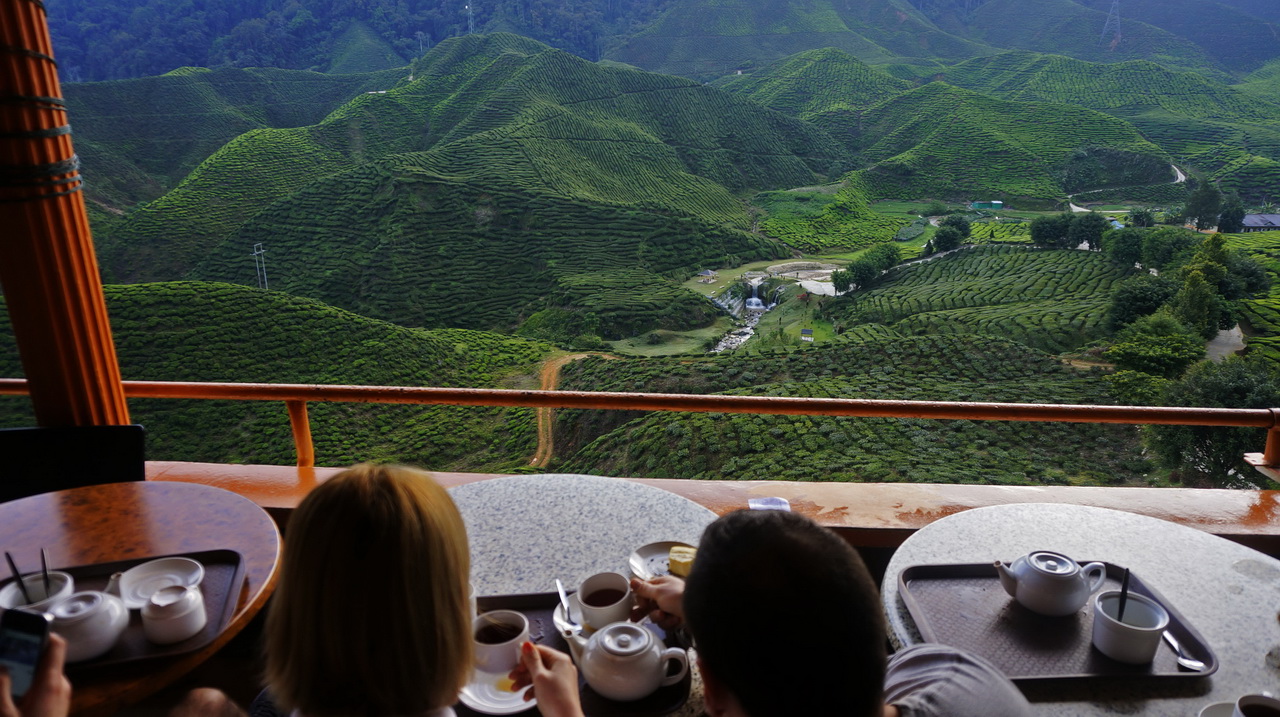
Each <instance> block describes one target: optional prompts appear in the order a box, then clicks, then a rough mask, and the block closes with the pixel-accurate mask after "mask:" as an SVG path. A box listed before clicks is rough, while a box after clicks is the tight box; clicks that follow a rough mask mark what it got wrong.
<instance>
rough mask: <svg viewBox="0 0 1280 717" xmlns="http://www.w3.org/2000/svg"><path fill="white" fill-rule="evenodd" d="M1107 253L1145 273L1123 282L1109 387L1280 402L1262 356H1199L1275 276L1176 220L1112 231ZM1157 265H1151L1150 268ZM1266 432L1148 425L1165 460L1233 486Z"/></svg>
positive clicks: (1144, 395)
mask: <svg viewBox="0 0 1280 717" xmlns="http://www.w3.org/2000/svg"><path fill="white" fill-rule="evenodd" d="M1102 244H1103V251H1104V252H1106V254H1107V256H1108V257H1110V258H1111V259H1112V260H1113V261H1115V262H1117V263H1119V264H1122V265H1124V266H1126V267H1134V266H1137V267H1140V268H1141V269H1142V270H1143V271H1142V273H1141V274H1139V275H1137V276H1134V277H1133V278H1131V279H1128V280H1126V281H1124V282H1123V283H1121V284H1120V286H1119V287H1118V288H1117V290H1116V292H1115V294H1114V295H1113V296H1112V301H1111V306H1110V309H1109V315H1108V320H1109V322H1110V324H1111V326H1112V328H1113V329H1116V330H1117V332H1116V335H1115V339H1114V341H1113V343H1112V344H1111V345H1110V346H1109V347H1108V348H1106V350H1105V351H1104V352H1103V356H1105V357H1106V358H1107V359H1108V360H1110V361H1112V362H1113V363H1115V365H1116V369H1117V371H1116V373H1115V374H1113V375H1112V376H1110V377H1109V379H1108V380H1109V381H1110V382H1111V388H1112V392H1113V393H1114V394H1115V395H1116V396H1117V397H1118V398H1120V399H1121V400H1122V401H1124V402H1126V403H1132V404H1140V405H1142V404H1145V405H1171V406H1219V407H1226V406H1231V407H1236V408H1260V407H1270V406H1273V405H1276V401H1277V400H1280V377H1278V376H1276V375H1275V373H1274V372H1273V371H1272V369H1271V368H1270V367H1269V366H1268V365H1267V364H1265V363H1264V362H1262V361H1245V360H1243V359H1231V360H1228V361H1227V362H1224V363H1213V362H1206V361H1202V359H1204V356H1205V340H1206V339H1208V338H1211V337H1213V336H1214V335H1216V334H1217V332H1218V329H1219V328H1228V327H1230V326H1232V325H1234V324H1235V312H1234V310H1233V305H1234V303H1235V302H1236V301H1239V300H1240V299H1243V298H1245V297H1248V296H1251V295H1253V294H1256V293H1259V292H1262V291H1266V290H1267V289H1268V288H1269V285H1270V278H1269V276H1268V275H1267V273H1266V271H1265V270H1264V269H1263V268H1262V267H1261V265H1259V264H1258V263H1257V262H1256V261H1254V260H1253V259H1252V258H1250V257H1247V256H1244V255H1242V254H1240V253H1238V252H1231V251H1228V250H1227V249H1226V247H1225V246H1224V242H1223V238H1222V235H1221V234H1214V235H1212V236H1210V237H1208V238H1205V237H1204V236H1203V235H1201V234H1197V233H1195V232H1191V231H1187V230H1184V229H1176V228H1162V229H1136V228H1126V229H1119V230H1112V231H1109V232H1106V233H1105V234H1104V236H1103V240H1102ZM1152 269H1154V270H1156V272H1155V273H1152V272H1151V271H1149V270H1152ZM1259 433H1260V432H1259V431H1249V430H1242V429H1221V428H1205V427H1197V426H1151V427H1149V428H1148V429H1147V431H1146V437H1147V440H1148V444H1149V445H1150V447H1151V448H1152V450H1153V452H1154V453H1155V455H1156V457H1157V458H1158V459H1159V460H1160V462H1161V463H1162V464H1164V465H1165V466H1167V467H1170V468H1177V469H1179V471H1180V472H1181V473H1182V474H1183V475H1184V476H1194V477H1195V478H1196V480H1197V481H1198V482H1207V483H1212V484H1217V485H1231V484H1234V483H1237V482H1239V481H1241V480H1246V482H1247V479H1245V478H1242V477H1243V476H1251V475H1252V474H1251V472H1249V471H1246V470H1244V468H1245V467H1244V464H1243V455H1244V453H1245V448H1244V447H1243V446H1245V445H1246V444H1247V445H1248V446H1252V448H1250V450H1256V449H1257V446H1258V445H1260V444H1261V441H1262V438H1261V436H1260V435H1259Z"/></svg>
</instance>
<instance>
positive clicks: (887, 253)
mask: <svg viewBox="0 0 1280 717" xmlns="http://www.w3.org/2000/svg"><path fill="white" fill-rule="evenodd" d="M901 258H902V252H901V250H899V249H898V247H897V246H895V245H893V244H877V245H875V246H873V247H871V248H870V249H868V250H866V251H865V252H863V254H862V256H860V257H858V258H857V259H855V260H854V261H852V262H850V263H849V265H848V266H846V267H845V268H844V269H842V270H840V271H837V272H834V273H832V274H831V282H832V283H833V284H835V286H836V291H837V292H839V293H841V294H843V293H844V292H846V291H849V290H850V289H861V288H864V287H866V286H867V285H868V284H870V283H871V282H873V281H875V280H876V278H878V277H879V276H880V274H882V273H884V272H885V271H887V270H888V269H889V268H890V267H892V266H893V265H894V264H897V263H898V261H899V260H900V259H901Z"/></svg>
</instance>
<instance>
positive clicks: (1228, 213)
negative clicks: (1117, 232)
mask: <svg viewBox="0 0 1280 717" xmlns="http://www.w3.org/2000/svg"><path fill="white" fill-rule="evenodd" d="M1145 211H1146V212H1147V214H1150V213H1151V211H1150V210H1145ZM1246 213H1247V212H1246V210H1245V207H1244V202H1243V201H1241V199H1240V196H1239V195H1237V194H1236V193H1234V192H1231V193H1228V194H1223V193H1222V192H1221V191H1219V190H1218V188H1217V187H1215V186H1214V185H1213V184H1211V183H1209V182H1204V183H1202V184H1201V185H1200V186H1198V187H1196V189H1195V191H1193V192H1191V194H1190V196H1188V197H1187V203H1186V204H1185V205H1183V206H1181V207H1173V208H1171V209H1170V210H1169V211H1167V212H1165V215H1164V220H1165V223H1167V224H1194V225H1195V227H1196V229H1212V228H1214V227H1217V229H1218V231H1220V232H1222V233H1224V234H1234V233H1236V232H1238V231H1240V230H1241V229H1242V228H1243V227H1244V215H1245V214H1246ZM1132 216H1133V214H1132V213H1130V217H1132ZM1131 226H1152V224H1140V225H1134V224H1132V223H1131Z"/></svg>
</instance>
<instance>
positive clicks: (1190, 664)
mask: <svg viewBox="0 0 1280 717" xmlns="http://www.w3.org/2000/svg"><path fill="white" fill-rule="evenodd" d="M1162 637H1164V641H1165V642H1167V643H1169V647H1172V648H1173V651H1174V652H1175V653H1177V655H1178V666H1179V667H1181V668H1183V669H1184V670H1191V671H1192V672H1204V668H1205V664H1204V663H1203V662H1201V661H1199V660H1197V659H1195V658H1194V657H1192V656H1190V655H1188V654H1187V653H1186V652H1185V651H1184V650H1183V649H1182V645H1181V644H1179V643H1178V641H1177V640H1176V639H1175V638H1174V637H1173V633H1171V632H1169V631H1168V630H1165V631H1164V635H1163V636H1162Z"/></svg>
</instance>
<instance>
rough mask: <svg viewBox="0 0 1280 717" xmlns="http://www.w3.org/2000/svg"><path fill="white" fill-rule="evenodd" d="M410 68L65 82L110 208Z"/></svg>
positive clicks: (381, 86) (89, 171)
mask: <svg viewBox="0 0 1280 717" xmlns="http://www.w3.org/2000/svg"><path fill="white" fill-rule="evenodd" d="M405 74H406V72H404V71H391V72H381V73H367V74H356V75H322V74H320V73H318V72H303V71H297V70H276V69H270V68H251V69H230V68H227V69H219V70H209V69H205V68H196V67H184V68H181V69H178V70H174V71H172V72H169V73H167V74H165V75H160V76H157V77H144V78H139V79H135V80H118V81H111V82H78V83H68V84H67V85H65V86H64V91H65V95H66V99H67V106H68V107H69V109H70V112H71V116H72V118H73V119H74V121H75V132H76V151H77V153H78V154H79V155H80V157H81V161H82V164H83V169H84V173H85V175H86V176H87V177H88V178H89V179H90V180H91V181H89V182H87V183H86V187H85V191H86V192H87V193H88V196H89V197H90V198H91V199H96V200H98V201H103V202H106V203H107V204H108V205H109V206H111V207H112V208H114V209H127V208H128V207H130V206H132V205H133V204H135V203H137V202H139V201H144V200H150V199H155V198H156V197H158V196H159V195H160V194H162V193H163V192H164V191H165V190H166V189H168V188H170V187H172V186H174V185H176V184H177V183H178V182H179V181H181V180H182V178H183V177H185V176H186V175H187V174H189V173H190V172H191V170H193V169H195V167H196V165H198V164H200V162H202V161H204V159H205V158H206V157H208V156H209V155H211V154H213V153H214V152H215V151H216V150H217V149H218V148H219V147H221V146H222V145H224V144H226V143H227V142H229V141H230V140H232V139H234V138H235V137H237V136H238V135H241V134H244V133H245V132H248V131H249V130H252V129H261V128H265V127H301V126H305V125H311V124H315V123H317V122H319V121H320V120H322V119H324V117H325V116H326V115H328V114H329V113H330V112H332V111H333V110H334V109H336V108H337V107H339V106H340V105H343V104H345V103H347V102H349V101H350V100H351V98H352V97H354V96H356V95H359V94H361V93H363V92H371V91H377V90H385V89H387V88H389V87H391V86H393V85H394V84H395V83H396V81H397V80H399V79H400V78H402V77H403V76H404V75H405Z"/></svg>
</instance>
